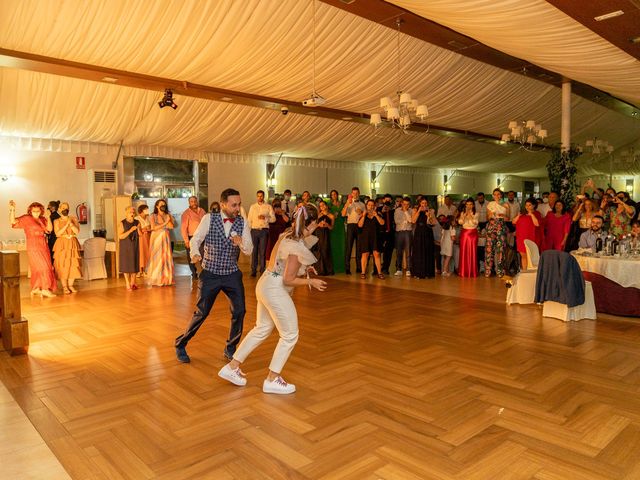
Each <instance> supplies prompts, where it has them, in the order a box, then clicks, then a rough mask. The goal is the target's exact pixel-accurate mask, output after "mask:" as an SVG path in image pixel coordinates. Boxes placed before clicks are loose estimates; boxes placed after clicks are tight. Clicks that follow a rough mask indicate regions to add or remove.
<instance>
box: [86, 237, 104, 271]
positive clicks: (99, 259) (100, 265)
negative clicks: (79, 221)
mask: <svg viewBox="0 0 640 480" xmlns="http://www.w3.org/2000/svg"><path fill="white" fill-rule="evenodd" d="M106 247H107V240H106V239H104V238H102V237H94V238H89V239H87V240H86V241H85V242H84V244H83V245H82V249H83V251H84V254H83V259H82V278H84V279H85V280H96V279H98V278H107V267H106V265H105V263H104V254H105V250H106Z"/></svg>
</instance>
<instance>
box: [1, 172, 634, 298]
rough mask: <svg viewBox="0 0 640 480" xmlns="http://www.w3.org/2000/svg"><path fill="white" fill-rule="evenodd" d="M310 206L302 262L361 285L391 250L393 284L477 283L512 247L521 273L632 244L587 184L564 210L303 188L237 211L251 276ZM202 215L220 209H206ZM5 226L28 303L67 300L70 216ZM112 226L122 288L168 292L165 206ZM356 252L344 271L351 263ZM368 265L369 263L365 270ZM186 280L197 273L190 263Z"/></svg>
mask: <svg viewBox="0 0 640 480" xmlns="http://www.w3.org/2000/svg"><path fill="white" fill-rule="evenodd" d="M309 204H313V205H314V207H316V208H317V210H318V219H317V228H316V231H315V236H316V237H317V238H318V242H317V244H316V246H315V247H314V250H313V253H314V254H315V256H316V258H317V259H318V262H317V264H316V265H315V268H316V270H317V272H318V274H319V275H323V276H326V275H334V274H338V273H346V274H347V275H350V274H351V273H352V270H353V269H354V268H353V267H355V272H356V274H359V275H360V277H361V278H363V279H364V278H367V272H368V268H369V267H368V266H369V263H372V273H373V275H375V276H377V277H378V278H380V279H384V278H385V275H389V274H390V268H391V262H392V257H393V255H394V253H395V257H396V258H395V272H394V275H395V276H398V277H401V276H406V277H412V276H413V277H417V278H433V277H435V276H436V275H442V276H445V277H446V276H450V275H452V274H454V273H456V274H457V275H459V276H462V277H476V276H478V275H485V276H487V277H489V276H491V275H492V274H493V273H495V274H496V275H497V276H498V277H502V276H504V275H505V252H506V250H507V249H509V248H515V249H516V250H517V252H518V253H520V257H521V268H526V266H527V249H526V248H525V240H531V241H533V242H534V243H535V244H536V245H537V246H538V248H539V250H540V251H544V250H550V249H551V250H565V251H571V250H576V249H578V248H592V249H595V247H596V244H597V242H598V239H601V240H603V239H604V238H606V237H607V236H608V235H612V236H614V237H616V238H617V239H621V238H622V237H628V238H629V241H630V242H631V245H632V246H635V247H637V246H638V242H640V240H639V239H640V208H638V207H637V205H636V203H635V202H634V201H633V200H632V199H631V198H630V196H629V194H628V193H627V192H625V191H620V192H616V191H615V190H613V189H612V188H608V189H606V190H603V189H601V188H598V187H596V186H595V185H594V183H593V182H592V181H591V180H589V181H587V182H586V183H585V184H584V185H583V186H582V190H581V192H580V194H579V195H577V197H576V201H575V204H574V205H573V206H572V207H571V208H569V206H568V205H565V203H564V202H563V201H562V200H561V199H560V198H559V194H558V193H557V192H544V193H543V194H542V196H541V198H533V197H530V198H527V199H525V200H524V202H523V205H521V203H520V201H519V200H518V199H517V197H516V193H515V192H514V191H509V192H507V194H506V198H504V193H503V192H502V190H500V189H499V188H496V189H495V190H494V191H493V192H492V200H491V201H487V199H486V198H485V195H484V193H483V192H479V193H478V194H477V195H476V197H475V199H474V198H466V199H464V200H462V201H461V202H460V203H459V204H458V205H456V204H455V203H454V202H453V200H452V198H451V197H450V196H448V195H447V196H445V197H444V200H443V203H442V204H441V205H439V206H437V209H436V208H435V207H436V205H431V204H430V203H429V199H428V198H427V197H426V196H424V195H418V196H417V197H416V199H415V201H412V199H411V198H409V197H401V196H396V197H393V196H392V195H389V194H387V195H384V196H380V197H378V198H375V199H374V198H369V197H366V196H365V197H363V196H362V195H361V194H360V190H359V188H358V187H353V189H352V190H351V193H350V194H349V195H347V198H346V200H344V201H343V199H342V197H341V195H340V194H339V193H338V191H337V190H332V191H331V193H330V195H329V197H328V198H320V197H318V198H315V199H313V198H312V195H311V194H310V193H309V192H308V191H304V192H303V193H302V194H301V195H300V196H299V197H293V196H292V192H291V190H285V191H284V193H283V195H281V196H276V198H274V199H273V200H272V201H271V202H267V201H266V199H265V193H264V191H262V190H259V191H258V192H257V193H256V201H255V202H254V203H252V204H251V205H250V207H249V210H248V213H247V212H246V211H245V209H244V208H241V209H240V215H241V216H242V217H243V218H244V219H245V220H246V221H247V223H248V225H249V228H250V232H251V240H252V242H253V246H254V248H253V253H252V258H251V276H252V277H255V276H257V275H258V273H259V274H262V273H263V272H264V270H265V265H266V263H267V262H268V261H269V259H270V256H271V252H272V249H273V247H274V245H275V244H276V242H277V241H278V238H279V237H280V234H281V233H282V232H284V231H285V230H286V229H287V228H288V227H289V226H290V224H291V221H292V218H293V214H294V213H295V212H296V211H297V210H298V209H301V208H302V209H305V208H306V206H308V205H309ZM209 211H210V212H219V211H220V204H219V203H218V202H213V203H212V204H211V206H210V209H209ZM9 213H10V223H11V225H12V226H13V228H21V229H24V231H25V235H26V238H27V252H28V256H29V267H30V271H31V288H32V294H34V295H41V296H54V295H55V292H56V291H57V282H56V279H57V280H59V281H60V284H61V288H62V291H63V293H74V292H76V291H77V290H76V288H75V287H74V282H75V280H76V279H78V278H81V276H82V272H81V254H80V244H79V242H78V239H77V235H78V233H79V231H80V226H79V223H78V219H77V218H76V217H74V216H72V215H70V214H69V205H68V204H67V203H61V202H59V201H52V202H49V204H48V207H47V208H46V209H45V208H44V206H43V205H42V204H40V203H37V202H34V203H32V204H31V205H29V207H28V209H27V214H26V215H22V216H19V217H16V215H15V203H14V202H13V201H11V202H10V204H9ZM206 213H207V212H205V210H204V209H202V208H200V207H199V205H198V199H197V197H191V198H189V207H188V208H187V209H186V210H185V211H184V212H183V213H182V216H181V226H180V229H181V236H182V239H183V241H184V244H185V247H186V250H187V258H190V240H191V238H192V237H193V235H194V233H195V231H196V229H197V228H198V226H199V224H200V222H201V220H202V218H203V217H204V216H205V214H206ZM124 214H125V218H123V219H122V220H121V221H120V222H119V223H118V226H117V229H118V241H119V247H120V248H119V266H120V267H119V270H120V273H123V274H124V277H125V283H126V288H127V289H129V290H136V289H138V285H137V281H138V279H140V278H141V277H144V278H145V279H146V282H147V283H148V284H149V285H152V286H169V285H173V284H174V282H175V279H174V276H175V275H174V261H173V253H172V245H171V240H170V231H171V230H172V229H173V228H175V220H174V218H173V216H172V215H171V213H169V211H168V208H167V201H166V200H164V199H159V200H157V201H156V202H155V204H154V206H153V212H152V213H149V207H148V206H147V205H140V206H138V207H137V209H136V208H134V207H132V206H130V207H127V208H126V211H125V212H124ZM354 249H355V262H353V261H352V254H353V253H354ZM370 260H372V262H370ZM189 268H190V269H191V273H192V276H193V278H194V279H196V278H197V277H198V272H197V270H196V266H195V265H194V264H192V263H189Z"/></svg>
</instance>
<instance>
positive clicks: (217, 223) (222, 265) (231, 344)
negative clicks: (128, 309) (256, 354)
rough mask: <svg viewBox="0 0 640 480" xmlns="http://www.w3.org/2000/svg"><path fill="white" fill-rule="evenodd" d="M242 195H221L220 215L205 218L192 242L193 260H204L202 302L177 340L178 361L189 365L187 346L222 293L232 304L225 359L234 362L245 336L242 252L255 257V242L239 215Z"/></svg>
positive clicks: (199, 294) (230, 191)
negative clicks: (242, 338)
mask: <svg viewBox="0 0 640 480" xmlns="http://www.w3.org/2000/svg"><path fill="white" fill-rule="evenodd" d="M240 203H241V200H240V192H238V191H237V190H234V189H233V188H227V189H226V190H224V191H223V192H222V194H221V195H220V213H209V214H207V215H205V216H204V217H203V218H202V221H201V222H200V225H198V228H197V230H196V231H195V233H194V234H193V238H192V239H191V261H192V262H193V263H197V262H199V261H202V268H203V270H202V273H200V276H199V279H198V282H199V287H200V288H199V293H198V302H197V304H196V311H195V312H194V313H193V317H192V318H191V322H190V323H189V325H188V326H187V329H186V330H185V332H184V333H183V334H182V335H180V336H179V337H178V338H176V343H175V347H176V356H177V357H178V361H180V362H182V363H189V362H190V361H191V360H190V358H189V355H187V350H186V346H187V343H188V342H189V340H191V338H192V337H193V336H194V335H195V334H196V332H197V331H198V329H199V328H200V326H201V325H202V322H204V320H205V319H206V318H207V316H208V315H209V312H210V311H211V307H213V303H214V302H215V300H216V297H217V296H218V293H219V292H220V291H222V292H224V294H225V295H226V296H227V298H228V299H229V301H230V302H231V328H230V331H229V338H228V339H227V345H226V347H225V349H224V356H225V357H226V358H227V359H229V360H231V359H232V357H233V354H234V352H235V351H236V347H237V345H238V343H239V342H240V336H241V335H242V323H243V321H244V314H245V304H244V286H243V284H242V272H241V271H240V269H239V268H238V254H239V251H240V250H242V252H243V253H244V254H245V255H251V252H252V251H253V243H252V242H251V233H250V231H249V226H248V225H247V222H246V221H245V220H244V218H242V216H240V215H239V212H240ZM202 242H204V258H201V257H200V244H201V243H202Z"/></svg>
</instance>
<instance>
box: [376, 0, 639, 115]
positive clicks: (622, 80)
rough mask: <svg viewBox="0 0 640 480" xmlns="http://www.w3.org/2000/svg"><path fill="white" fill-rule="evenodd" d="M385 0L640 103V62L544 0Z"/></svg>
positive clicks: (538, 63) (519, 56)
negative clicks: (426, 0)
mask: <svg viewBox="0 0 640 480" xmlns="http://www.w3.org/2000/svg"><path fill="white" fill-rule="evenodd" d="M387 1H388V2H389V3H393V4H394V5H397V6H399V7H402V8H404V9H406V10H409V11H411V12H413V13H415V14H417V15H419V16H421V17H424V18H427V19H429V20H432V21H434V22H437V23H440V24H441V25H444V26H446V27H449V28H451V29H453V30H455V31H457V32H459V33H462V34H464V35H467V36H469V37H472V38H474V39H475V40H477V41H479V42H482V43H484V44H486V45H488V46H490V47H493V48H495V49H497V50H500V51H502V52H505V53H508V54H509V55H512V56H514V57H518V58H522V59H525V60H528V61H530V62H531V63H534V64H536V65H538V66H540V67H543V68H546V69H548V70H552V71H554V72H558V73H561V74H562V75H564V76H565V77H567V78H570V79H573V80H576V81H579V82H582V83H586V84H589V85H592V86H594V87H596V88H599V89H600V90H603V91H605V92H608V93H610V94H612V95H614V96H616V97H619V98H621V99H623V100H626V101H627V102H630V103H633V104H634V105H636V106H639V107H640V61H638V60H637V59H635V58H634V57H632V56H631V55H629V54H627V53H625V52H624V51H622V50H620V49H619V48H618V47H616V46H614V45H612V44H611V43H609V42H608V41H606V40H605V39H603V38H602V37H600V36H599V35H598V34H596V33H594V32H592V31H591V30H589V29H588V28H587V27H585V26H584V25H582V24H580V23H578V22H577V21H575V20H574V19H572V18H571V17H569V16H568V15H566V14H565V13H564V12H562V11H561V10H558V9H557V8H556V7H554V6H553V5H551V4H549V3H547V2H546V1H545V0H429V1H428V2H425V1H424V0H387ZM603 13H608V12H603ZM614 21H615V20H614ZM612 73H614V74H612Z"/></svg>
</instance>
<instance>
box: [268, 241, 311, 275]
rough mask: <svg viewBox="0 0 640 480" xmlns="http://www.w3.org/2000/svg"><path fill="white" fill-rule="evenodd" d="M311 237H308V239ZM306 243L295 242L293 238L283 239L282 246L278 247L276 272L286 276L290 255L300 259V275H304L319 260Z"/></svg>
mask: <svg viewBox="0 0 640 480" xmlns="http://www.w3.org/2000/svg"><path fill="white" fill-rule="evenodd" d="M308 238H310V237H307V239H308ZM305 243H306V242H305V241H303V240H293V239H291V238H282V239H281V240H280V245H279V246H278V253H277V256H276V265H275V272H274V273H277V274H278V275H283V274H284V269H285V266H286V263H287V258H289V255H295V256H296V257H298V261H299V262H300V264H301V267H300V270H298V275H304V273H305V271H306V269H307V267H308V266H309V265H313V264H314V263H316V262H317V261H318V259H317V258H316V257H315V256H314V255H313V253H311V251H310V250H309V248H307V246H306V244H305Z"/></svg>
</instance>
